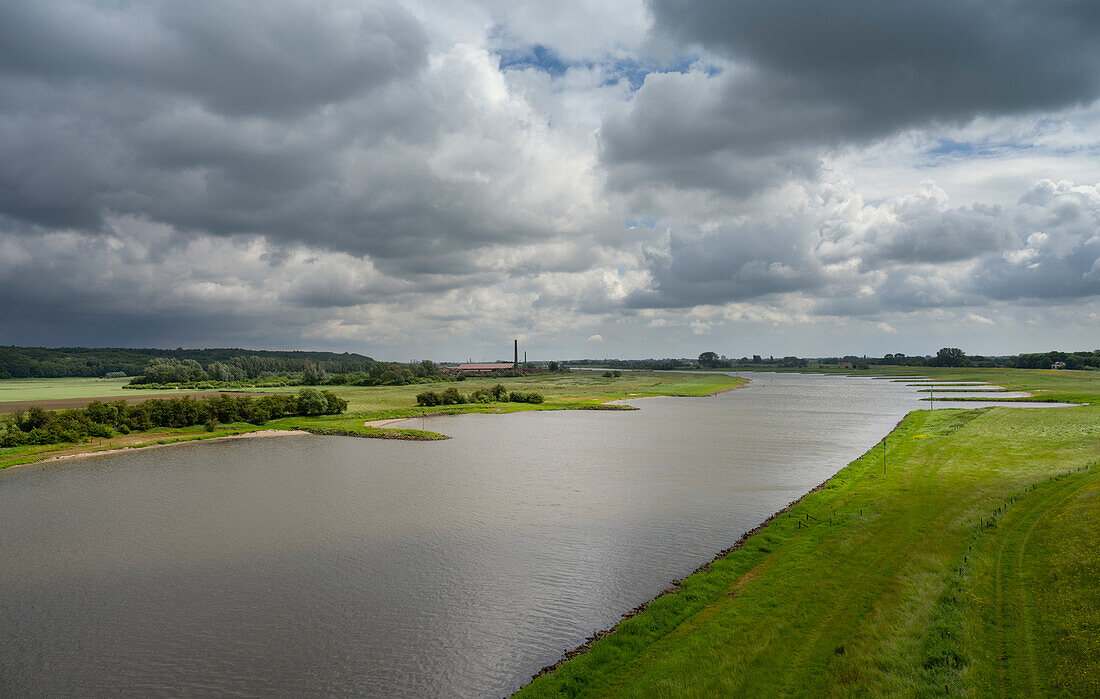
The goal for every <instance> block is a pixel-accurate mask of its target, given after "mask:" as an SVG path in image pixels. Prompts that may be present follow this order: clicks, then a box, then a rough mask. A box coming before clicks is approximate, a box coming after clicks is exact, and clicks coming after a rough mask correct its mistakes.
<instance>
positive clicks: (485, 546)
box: [0, 373, 974, 696]
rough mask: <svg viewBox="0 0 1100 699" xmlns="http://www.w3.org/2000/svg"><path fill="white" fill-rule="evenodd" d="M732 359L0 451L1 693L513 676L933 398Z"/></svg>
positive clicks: (475, 683)
mask: <svg viewBox="0 0 1100 699" xmlns="http://www.w3.org/2000/svg"><path fill="white" fill-rule="evenodd" d="M750 378H751V379H752V381H753V383H752V384H751V385H750V386H749V387H748V388H744V389H741V390H738V391H734V392H731V393H727V394H721V395H719V396H717V397H714V398H697V399H677V398H654V399H644V400H638V401H636V402H635V404H636V405H638V406H639V407H641V408H642V410H640V411H637V412H619V413H607V412H604V413H593V412H576V411H574V412H542V413H517V414H512V415H466V416H459V417H452V418H444V419H437V420H421V421H414V422H413V424H412V425H410V426H413V427H420V428H425V429H437V430H441V431H444V432H446V433H447V434H449V435H451V436H452V437H453V439H451V440H448V441H445V442H434V443H396V442H386V441H377V440H361V439H354V438H342V437H312V436H310V437H285V438H272V439H260V440H241V441H237V442H222V443H211V444H203V445H189V446H181V447H174V448H171V449H160V450H155V451H149V452H133V453H123V454H117V455H109V456H103V457H98V458H94V459H86V460H77V461H69V462H58V463H52V464H43V465H40V466H32V467H27V468H21V469H14V470H10V471H6V472H0V532H3V535H2V537H0V634H2V638H3V642H2V643H0V694H3V695H70V696H76V695H80V696H89V695H100V694H116V693H122V694H136V695H147V694H230V693H242V694H249V695H255V694H263V695H268V694H293V695H333V694H336V695H356V696H368V695H369V696H500V695H501V694H506V693H508V692H510V691H511V690H514V689H516V688H518V687H519V686H520V685H521V684H522V683H524V682H525V681H526V680H527V679H528V678H529V677H530V675H531V674H532V673H533V672H535V671H537V670H538V668H539V667H541V666H543V665H545V664H548V663H551V662H553V661H554V660H556V659H557V657H558V655H559V654H560V653H561V651H562V650H563V649H566V648H570V647H573V646H575V645H576V644H578V643H579V642H580V641H582V640H583V639H584V637H585V636H587V635H588V634H590V633H591V632H592V631H594V630H596V629H599V628H604V627H607V626H609V625H611V624H612V623H613V622H614V621H615V620H616V619H617V618H618V616H619V614H620V613H622V612H623V611H625V610H627V609H630V608H632V607H634V606H635V605H637V604H639V603H641V602H643V601H645V600H646V599H649V598H651V597H653V596H654V595H655V594H657V593H658V592H659V591H660V590H661V589H663V588H665V587H667V586H668V584H669V582H670V581H671V580H673V579H675V578H679V577H682V576H683V575H685V574H686V573H688V572H690V571H691V570H693V569H694V568H695V567H696V566H698V565H699V564H701V563H703V562H705V561H707V560H709V559H710V558H711V557H712V556H713V555H714V553H715V552H716V551H719V550H721V549H723V548H725V547H726V546H729V545H730V544H731V543H732V542H734V541H735V540H736V539H737V538H738V537H739V536H740V534H741V533H742V532H744V531H745V530H747V529H750V528H752V527H753V526H755V525H756V524H757V523H759V522H760V521H761V520H763V519H765V518H766V517H767V516H768V515H769V514H770V513H771V512H773V511H775V510H777V509H779V508H781V507H783V506H784V505H786V504H787V503H788V502H790V501H791V500H794V499H796V498H798V497H799V496H801V495H802V493H804V492H806V491H807V490H809V489H810V488H811V487H813V486H814V485H816V484H818V483H820V482H821V481H823V480H825V479H826V478H828V477H829V476H831V475H832V474H833V473H835V472H836V471H837V470H838V469H839V468H841V467H843V466H844V465H845V464H846V463H847V462H849V461H850V460H852V459H854V458H855V457H857V456H858V455H859V454H861V453H862V452H863V451H865V450H866V449H867V448H869V447H871V446H872V445H874V444H875V443H876V442H877V441H878V440H879V439H880V438H881V437H882V435H884V434H886V433H887V432H888V431H889V430H890V429H891V428H892V427H893V425H894V424H895V423H896V422H897V421H898V420H899V419H900V418H901V417H902V416H903V415H904V414H905V413H906V412H908V411H909V410H912V409H916V408H921V407H924V406H926V405H927V404H922V403H920V402H919V401H918V398H920V397H921V396H922V395H924V394H921V393H919V392H917V390H916V389H914V388H912V387H907V386H904V385H903V384H900V383H892V382H887V381H875V380H871V379H859V378H843V377H837V376H814V375H795V374H760V373H757V374H752V375H751V376H750ZM966 407H974V406H973V405H972V404H971V405H968V406H966ZM417 423H419V424H417Z"/></svg>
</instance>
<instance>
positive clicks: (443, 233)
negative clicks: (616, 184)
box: [0, 0, 557, 302]
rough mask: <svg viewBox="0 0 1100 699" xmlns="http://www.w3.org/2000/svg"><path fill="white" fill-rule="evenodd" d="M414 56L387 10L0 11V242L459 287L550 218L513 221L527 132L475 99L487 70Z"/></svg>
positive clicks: (124, 7)
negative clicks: (304, 259) (2, 235)
mask: <svg viewBox="0 0 1100 699" xmlns="http://www.w3.org/2000/svg"><path fill="white" fill-rule="evenodd" d="M427 49H428V40H427V37H426V36H425V34H424V33H423V32H422V31H421V28H420V26H419V25H418V23H417V21H416V20H415V19H414V18H413V17H412V16H411V15H410V14H409V13H408V12H407V11H406V10H405V9H403V8H402V7H401V6H400V5H398V4H397V3H395V2H390V1H388V0H379V1H378V2H364V3H340V2H337V1H335V0H334V1H331V2H311V1H306V0H297V1H291V0H282V1H280V2H272V3H260V4H255V3H244V2H224V1H222V0H217V1H215V0H209V1H202V2H187V3H175V2H147V3H125V4H116V3H109V2H100V3H96V2H75V1H71V2H63V3H56V4H55V3H37V2H24V1H22V0H20V1H17V2H10V3H3V4H0V97H2V98H3V99H0V220H4V219H6V225H5V227H4V230H5V231H6V232H9V233H15V232H19V231H23V232H24V233H26V232H28V231H34V230H47V231H48V230H58V229H75V230H83V231H85V232H97V231H102V230H104V228H105V226H106V225H107V224H106V221H107V219H108V218H109V217H110V216H117V215H133V216H140V217H143V218H146V219H148V220H150V221H154V222H158V223H163V224H167V225H170V226H172V227H174V228H175V229H176V230H178V231H180V232H182V233H184V234H187V235H203V234H213V235H217V236H225V237H229V236H235V235H262V236H264V237H265V238H266V239H268V240H269V241H271V242H273V243H275V244H289V245H293V244H298V243H305V244H309V245H313V246H317V247H319V248H325V249H330V250H337V251H342V252H347V253H350V254H353V255H360V256H370V257H371V258H373V259H374V260H376V262H377V264H378V265H380V266H382V267H385V268H386V269H387V270H389V271H391V272H394V273H397V274H404V275H414V276H415V275H422V274H437V273H446V274H458V273H473V272H476V271H477V270H478V264H477V262H476V256H475V255H474V254H473V251H476V250H477V249H479V248H482V247H485V246H489V245H495V244H500V243H512V242H515V241H524V240H527V241H530V240H535V239H539V238H545V237H547V236H548V235H552V234H553V233H554V231H553V218H554V217H555V216H556V215H557V214H556V213H555V212H553V211H552V210H550V211H546V213H545V215H544V212H543V205H542V203H541V202H540V201H537V198H538V196H539V195H538V194H535V195H534V196H533V198H534V199H535V201H528V202H526V204H527V205H525V206H519V207H516V206H512V203H513V200H514V198H515V197H524V196H528V195H530V194H531V191H537V190H533V189H526V188H528V187H529V186H532V185H531V184H530V183H529V182H527V181H524V180H522V179H518V178H516V177H515V176H514V170H515V168H516V167H517V163H519V162H521V161H522V160H523V159H524V158H525V157H526V155H525V154H524V153H523V152H522V149H523V148H524V143H525V142H524V139H525V137H526V136H525V134H523V133H522V132H521V130H522V125H521V124H520V122H523V123H527V122H526V121H524V120H526V118H527V115H525V114H519V113H518V112H516V111H515V110H513V112H508V109H512V108H513V107H512V105H511V104H510V103H508V102H506V101H505V102H502V103H500V104H497V103H495V102H494V101H493V100H492V99H486V96H485V95H484V94H481V91H483V90H485V89H493V88H492V87H491V86H490V87H486V86H485V84H484V83H485V81H486V80H487V79H488V78H486V74H485V73H484V72H479V71H481V70H482V67H481V66H480V65H479V64H478V63H477V61H478V60H481V61H483V62H484V63H485V64H486V65H488V64H489V59H488V58H487V57H479V56H477V55H474V56H473V57H472V58H471V57H470V56H459V57H457V58H456V57H448V58H446V59H444V60H442V61H440V62H439V63H437V64H436V65H434V66H431V67H430V66H429V65H428V63H427ZM494 109H495V110H497V111H493V110H494ZM448 149H452V150H453V151H454V152H453V153H452V152H450V151H449V150H448ZM532 174H534V173H531V172H530V170H529V169H526V170H525V175H528V176H530V175H532ZM531 179H533V177H532V178H531ZM501 180H506V181H503V182H502V181H501ZM347 301H350V297H349V298H347V299H345V302H347Z"/></svg>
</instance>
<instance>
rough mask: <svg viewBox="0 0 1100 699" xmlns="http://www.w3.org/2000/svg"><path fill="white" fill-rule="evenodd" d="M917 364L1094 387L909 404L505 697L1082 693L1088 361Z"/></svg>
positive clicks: (1092, 688) (1088, 528)
mask: <svg viewBox="0 0 1100 699" xmlns="http://www.w3.org/2000/svg"><path fill="white" fill-rule="evenodd" d="M913 373H918V372H913ZM919 373H920V374H924V375H934V376H935V377H936V378H937V379H942V380H952V379H957V380H975V379H976V380H983V381H990V382H992V383H997V384H998V385H1002V386H1005V387H1006V388H1012V389H1018V390H1038V391H1041V392H1043V393H1044V394H1049V395H1051V396H1055V397H1057V398H1058V399H1060V400H1066V399H1070V398H1077V399H1079V400H1088V399H1091V400H1093V401H1096V403H1094V404H1093V405H1089V406H1082V407H1074V408H1064V409H1021V408H985V409H978V410H970V411H963V410H937V411H935V412H931V411H923V410H920V411H914V412H912V413H910V414H909V415H908V416H907V417H906V418H905V419H904V420H903V421H902V422H901V423H900V424H899V426H898V427H897V429H896V430H895V431H894V432H893V433H891V435H890V436H889V438H888V449H887V460H886V464H885V466H884V464H883V453H882V449H881V446H880V447H877V448H875V449H873V450H871V451H870V452H868V453H867V454H866V455H864V457H863V458H861V459H859V460H857V461H855V462H853V463H852V464H851V465H849V466H848V467H847V468H845V469H844V470H842V471H841V472H840V473H839V474H838V475H837V476H835V477H834V478H832V479H831V480H830V481H829V482H828V484H827V485H826V486H825V487H824V488H823V489H821V490H819V491H817V492H814V493H811V494H810V495H807V496H806V497H805V498H803V499H802V500H801V501H800V502H799V503H798V504H796V505H795V506H794V507H792V508H791V509H790V510H789V511H787V512H784V513H781V514H780V515H778V516H777V517H776V518H775V519H773V520H772V521H771V522H770V524H769V525H768V526H766V527H765V528H763V530H761V531H759V532H758V533H756V534H754V535H753V536H751V537H750V538H748V540H747V541H746V542H745V543H744V545H743V546H741V547H740V548H738V549H737V550H735V551H733V552H732V553H730V554H729V555H727V556H725V557H724V558H721V559H720V560H717V561H716V562H714V563H713V564H711V566H710V567H709V570H705V571H701V572H699V573H697V574H695V575H693V576H691V577H689V578H688V579H687V580H686V581H685V582H684V583H683V584H682V586H681V587H680V589H679V591H678V592H676V593H674V594H669V595H665V596H662V597H659V598H658V599H656V600H654V601H653V602H651V603H650V604H649V605H648V607H647V609H646V610H645V611H644V612H642V613H641V614H640V615H638V616H635V617H633V618H631V619H628V620H626V621H624V622H622V623H621V624H620V625H619V626H618V628H617V630H616V631H615V632H614V633H612V634H611V635H609V636H607V637H606V638H603V639H602V640H600V641H597V642H596V643H595V644H594V645H593V647H592V648H591V650H590V651H589V652H588V653H586V654H582V655H580V656H578V657H576V658H574V659H573V660H571V661H569V662H567V663H565V664H564V665H562V666H561V667H560V668H559V669H558V670H557V671H556V672H555V673H553V674H549V675H545V676H542V677H540V678H539V679H538V680H536V681H535V682H534V683H533V684H531V685H530V686H529V687H527V688H526V689H525V690H524V691H523V692H521V693H520V696H521V697H542V696H647V697H648V696H659V697H682V696H700V697H703V696H706V697H710V696H775V695H784V694H788V695H798V696H862V695H871V696H899V695H901V696H937V695H944V694H947V693H950V694H952V695H968V696H1046V695H1051V694H1061V693H1066V694H1070V695H1077V696H1097V695H1100V545H1098V544H1097V541H1100V377H1096V376H1095V374H1092V375H1090V374H1088V373H1086V372H1080V373H1078V372H1040V371H1022V370H1017V371H1013V370H1006V371H997V370H988V371H986V370H982V371H950V370H932V371H930V370H927V369H924V370H922V371H921V372H919ZM1075 374H1077V375H1075ZM1081 374H1083V375H1081ZM1094 377H1095V378H1094Z"/></svg>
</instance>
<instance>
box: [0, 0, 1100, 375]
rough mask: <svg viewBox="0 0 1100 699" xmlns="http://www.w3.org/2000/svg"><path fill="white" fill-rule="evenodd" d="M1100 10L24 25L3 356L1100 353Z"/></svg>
mask: <svg viewBox="0 0 1100 699" xmlns="http://www.w3.org/2000/svg"><path fill="white" fill-rule="evenodd" d="M1098 156H1100V3H1097V2H1095V1H1094V0H1012V1H1011V2H1006V1H1005V0H923V1H922V2H911V3H895V2H882V1H881V0H846V1H844V2H834V1H827V2H822V1H821V0H769V1H768V2H760V1H758V0H751V1H742V0H732V1H731V0H702V1H694V2H689V1H687V0H652V1H651V2H648V3H647V2H628V1H604V2H599V3H593V2H580V1H576V0H557V1H555V2H546V3H533V2H531V3H528V2H524V3H517V2H506V1H503V0H499V1H498V0H482V1H473V0H470V1H465V0H452V1H450V2H447V3H438V2H431V1H429V0H410V1H407V2H403V3H398V2H388V1H382V2H366V1H358V0H267V1H265V2H247V3H246V2H235V1H233V0H188V1H187V2H172V1H167V0H166V1H164V2H155V1H153V2H142V1H140V0H51V2H41V0H5V1H4V2H2V3H0V299H2V300H3V302H2V304H0V344H19V345H83V346H151V347H177V346H184V347H204V346H205V347H212V346H240V347H251V348H265V347H267V348H302V349H334V350H338V351H345V350H347V351H354V352H361V353H365V354H369V355H371V356H375V357H378V358H382V359H393V360H407V359H413V358H417V359H419V358H434V359H440V360H445V359H468V358H473V359H475V360H478V359H483V360H488V359H494V358H500V357H505V356H508V355H509V354H510V349H511V340H512V338H513V337H518V338H519V339H520V344H521V346H522V347H524V348H526V349H527V351H528V354H529V356H530V357H531V358H533V359H550V358H562V357H612V356H619V357H651V356H654V357H664V356H695V355H697V354H698V353H699V352H702V351H704V350H713V351H716V352H718V353H720V354H726V355H730V356H743V355H751V354H763V355H769V354H774V355H777V356H780V355H787V354H798V355H803V356H822V355H832V354H848V353H854V354H864V353H866V354H869V355H881V354H883V353H886V352H891V353H892V352H904V353H906V354H928V353H934V352H935V351H936V349H938V348H939V347H942V346H958V347H961V348H963V349H964V350H966V351H967V352H968V353H971V354H1001V353H1015V352H1021V351H1043V350H1047V349H1054V348H1059V349H1096V348H1098V347H1100V157H1098Z"/></svg>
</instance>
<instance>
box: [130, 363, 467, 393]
mask: <svg viewBox="0 0 1100 699" xmlns="http://www.w3.org/2000/svg"><path fill="white" fill-rule="evenodd" d="M450 378H451V377H449V376H447V375H445V374H443V373H442V372H441V371H440V369H439V366H438V365H437V364H436V363H435V362H433V361H430V360H427V359H425V360H424V361H422V362H419V363H417V364H397V363H390V362H374V363H373V364H372V365H371V366H370V368H369V369H366V370H363V371H354V372H348V373H332V372H330V371H329V370H328V369H327V368H326V365H325V364H323V363H319V362H312V361H309V360H306V361H304V362H302V363H301V364H300V365H299V368H298V369H296V370H287V369H285V368H281V367H280V365H279V363H278V362H276V361H274V360H271V359H270V358H263V357H256V356H240V357H231V358H230V359H228V360H227V361H225V362H221V361H217V362H212V363H210V364H209V365H208V366H206V367H205V368H204V367H203V366H202V365H201V364H199V362H197V361H195V360H194V359H177V358H175V357H156V358H154V359H153V360H152V361H150V362H149V363H148V364H147V365H145V367H144V368H143V369H142V374H141V376H137V377H135V378H134V379H132V380H131V381H130V384H129V385H131V386H140V387H143V388H245V387H248V386H297V385H305V386H319V385H325V386H348V385H350V386H404V385H405V384H412V383H424V382H427V381H444V380H448V379H450Z"/></svg>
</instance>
